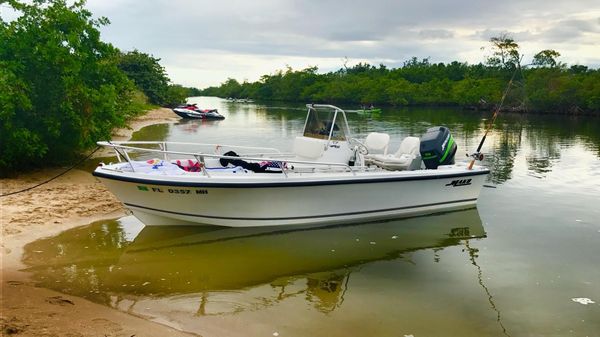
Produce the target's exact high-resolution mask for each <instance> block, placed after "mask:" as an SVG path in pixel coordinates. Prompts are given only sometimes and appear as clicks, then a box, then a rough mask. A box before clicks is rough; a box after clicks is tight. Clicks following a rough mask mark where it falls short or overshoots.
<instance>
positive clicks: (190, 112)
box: [172, 103, 225, 119]
mask: <svg viewBox="0 0 600 337" xmlns="http://www.w3.org/2000/svg"><path fill="white" fill-rule="evenodd" d="M172 110H173V112H174V113H176V114H177V115H178V116H180V117H182V118H194V119H225V116H223V115H221V114H220V113H219V112H218V111H217V109H200V108H199V107H198V105H196V104H195V103H194V104H184V105H179V106H177V107H176V108H173V109H172Z"/></svg>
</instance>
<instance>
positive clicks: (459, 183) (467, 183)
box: [446, 179, 471, 187]
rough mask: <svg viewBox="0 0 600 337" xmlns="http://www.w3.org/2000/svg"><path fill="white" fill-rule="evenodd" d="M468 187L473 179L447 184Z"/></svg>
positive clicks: (453, 181)
mask: <svg viewBox="0 0 600 337" xmlns="http://www.w3.org/2000/svg"><path fill="white" fill-rule="evenodd" d="M467 185H471V179H459V180H452V182H451V183H448V184H446V186H452V187H458V186H467Z"/></svg>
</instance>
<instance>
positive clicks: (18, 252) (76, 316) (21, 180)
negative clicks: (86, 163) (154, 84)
mask: <svg viewBox="0 0 600 337" xmlns="http://www.w3.org/2000/svg"><path fill="white" fill-rule="evenodd" d="M177 120H179V118H178V117H176V116H174V114H173V113H172V112H171V110H169V109H166V108H158V109H154V110H150V111H148V112H146V113H145V114H143V115H140V116H138V117H136V118H134V119H132V120H131V121H130V122H129V123H128V127H126V128H121V129H116V130H114V131H113V136H112V140H128V139H130V138H131V135H132V134H133V133H134V132H135V131H138V130H139V129H141V128H143V127H145V126H148V125H151V124H161V123H170V122H175V121H177ZM110 155H112V153H111V152H110V150H107V149H101V150H99V151H97V152H96V153H95V155H94V157H95V158H97V157H105V156H110ZM63 170H64V168H49V169H40V170H36V171H33V172H28V173H25V174H19V175H17V176H15V177H12V178H5V179H0V185H1V190H2V194H5V193H10V192H13V191H18V190H21V189H24V188H27V187H29V186H33V185H35V184H37V183H39V182H42V181H45V180H47V179H49V178H51V177H54V176H56V175H57V174H59V173H60V172H62V171H63ZM0 205H1V207H2V213H1V216H0V224H1V229H2V240H1V242H0V249H1V252H2V265H1V270H2V272H1V274H0V282H1V287H2V288H1V290H2V291H1V293H0V302H1V306H0V307H1V313H0V323H1V324H2V335H3V336H5V335H6V336H9V335H14V336H64V335H68V336H94V337H95V336H127V337H129V336H133V335H137V336H157V337H159V336H194V335H193V334H189V333H184V332H181V331H178V330H175V329H173V328H170V327H167V326H165V325H162V324H159V323H155V322H152V321H150V320H147V319H144V318H140V317H136V316H133V315H130V314H127V313H124V312H121V311H118V310H116V309H113V308H110V307H106V306H104V305H101V304H96V303H93V302H90V301H88V300H86V299H83V298H79V297H76V296H71V295H65V294H62V293H59V292H56V291H53V290H49V289H45V288H39V287H36V286H35V284H34V283H33V282H31V281H30V280H29V277H28V274H27V273H26V272H24V271H22V269H23V268H25V265H23V263H22V262H21V256H22V253H23V247H24V246H25V245H26V244H27V243H29V242H32V241H35V240H37V239H40V238H43V237H48V236H52V235H56V234H58V233H60V232H62V231H64V230H67V229H70V228H74V227H78V226H83V225H86V224H89V223H92V222H94V221H98V220H106V219H114V218H119V217H122V216H124V215H127V214H128V211H127V210H126V209H125V208H124V207H123V205H122V204H121V202H120V201H118V200H117V199H116V198H115V197H114V196H113V195H112V194H111V193H110V192H109V191H108V190H107V189H106V188H105V187H104V186H103V185H102V184H101V183H100V182H99V181H98V180H97V179H95V178H94V177H93V176H92V175H91V174H90V173H89V172H87V171H84V170H81V169H77V168H75V169H73V170H71V171H69V172H68V173H66V174H65V175H63V176H61V177H59V178H57V179H55V180H53V181H51V182H49V183H47V184H45V185H42V186H39V187H37V188H35V189H32V190H29V191H26V192H23V193H19V194H15V195H11V196H6V197H3V198H1V199H0Z"/></svg>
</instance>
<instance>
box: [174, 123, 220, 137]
mask: <svg viewBox="0 0 600 337" xmlns="http://www.w3.org/2000/svg"><path fill="white" fill-rule="evenodd" d="M221 122H222V120H210V119H181V120H180V121H178V122H177V123H175V124H174V126H175V128H176V129H177V130H180V131H181V132H183V133H187V134H190V135H193V134H196V133H198V131H199V130H201V129H203V128H208V127H214V126H216V125H218V124H219V123H221Z"/></svg>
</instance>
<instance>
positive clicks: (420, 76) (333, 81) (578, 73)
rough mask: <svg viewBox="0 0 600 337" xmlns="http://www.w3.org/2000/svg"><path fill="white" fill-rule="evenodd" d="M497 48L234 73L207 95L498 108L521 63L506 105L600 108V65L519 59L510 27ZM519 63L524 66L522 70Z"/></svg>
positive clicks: (552, 56)
mask: <svg viewBox="0 0 600 337" xmlns="http://www.w3.org/2000/svg"><path fill="white" fill-rule="evenodd" d="M490 42H491V44H492V50H493V54H492V56H491V57H489V58H488V59H487V61H486V64H482V63H479V64H473V65H469V64H467V63H461V62H457V61H454V62H451V63H449V64H444V63H437V64H436V63H431V62H430V61H429V59H428V58H425V59H421V60H419V59H417V58H416V57H413V58H411V59H409V60H408V61H406V62H404V64H403V65H402V67H399V68H395V69H388V68H386V67H385V66H383V65H380V66H379V67H376V66H372V65H370V64H368V63H359V64H357V65H355V66H353V67H348V66H347V64H344V66H343V68H341V69H339V70H336V71H332V72H329V73H325V74H318V73H317V68H316V67H311V68H307V69H303V70H293V69H291V68H290V67H287V69H286V70H285V71H283V70H281V71H277V72H275V73H274V74H270V75H263V76H262V77H261V78H260V80H259V81H256V82H253V83H248V82H244V83H239V82H238V81H236V80H235V79H232V78H229V79H228V80H227V81H226V82H224V83H223V84H222V85H221V86H219V87H210V88H207V89H204V90H203V91H202V94H203V95H209V96H220V97H234V98H246V97H250V98H254V99H260V100H283V101H296V102H315V103H317V102H327V103H351V104H357V105H364V104H383V105H394V106H407V105H445V106H461V107H468V108H484V109H485V108H487V109H489V108H492V107H494V106H495V105H497V104H498V103H499V102H500V100H501V97H502V93H503V92H504V90H505V88H506V85H507V83H508V80H509V79H510V78H511V76H512V74H513V73H515V69H517V73H516V74H518V79H517V80H516V83H517V85H515V86H513V88H512V89H511V91H510V92H509V95H508V96H507V98H506V101H505V107H506V108H508V109H510V110H516V111H536V112H554V113H591V114H600V84H598V83H600V81H599V78H598V76H599V75H598V74H599V71H598V70H589V69H588V68H587V67H585V66H580V65H575V66H572V67H570V68H567V67H566V65H564V64H561V63H560V62H558V61H557V60H556V59H557V58H558V57H559V56H560V54H559V53H558V52H556V51H553V50H543V51H541V52H539V53H538V54H536V55H535V56H534V60H533V63H532V64H533V65H535V66H536V67H534V68H523V69H521V68H520V66H519V61H520V56H519V45H518V44H517V43H516V42H515V41H514V40H513V39H512V38H510V37H509V36H508V35H506V34H504V35H501V36H499V37H494V38H492V39H491V40H490ZM519 70H520V71H519Z"/></svg>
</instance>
